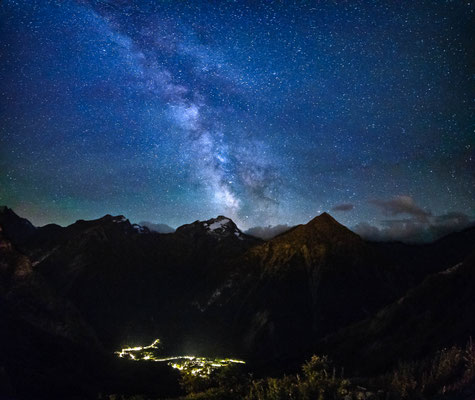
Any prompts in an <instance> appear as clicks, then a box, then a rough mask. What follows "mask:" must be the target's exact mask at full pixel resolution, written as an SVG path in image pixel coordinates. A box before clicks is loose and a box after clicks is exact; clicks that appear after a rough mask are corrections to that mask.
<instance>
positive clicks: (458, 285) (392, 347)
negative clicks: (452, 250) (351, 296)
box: [320, 237, 475, 374]
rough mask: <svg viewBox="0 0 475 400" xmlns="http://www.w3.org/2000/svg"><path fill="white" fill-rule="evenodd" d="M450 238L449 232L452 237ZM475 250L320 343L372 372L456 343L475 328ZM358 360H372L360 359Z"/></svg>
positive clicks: (462, 341) (338, 356)
mask: <svg viewBox="0 0 475 400" xmlns="http://www.w3.org/2000/svg"><path fill="white" fill-rule="evenodd" d="M452 239H453V237H452ZM474 292H475V251H474V252H472V253H471V254H470V255H469V256H467V257H466V258H465V259H464V260H463V261H462V262H460V263H457V264H455V265H453V266H452V267H451V268H447V269H446V270H444V271H441V272H438V273H435V274H431V275H429V276H427V277H426V278H425V279H424V280H423V282H422V283H421V284H419V285H418V286H416V287H414V288H412V289H411V290H409V291H408V292H407V293H406V294H405V295H404V296H402V297H401V298H399V299H398V300H397V301H396V302H394V303H392V304H390V305H388V306H387V307H384V308H383V309H382V310H380V311H379V312H378V313H377V314H376V315H374V316H373V317H371V318H368V319H365V320H364V321H361V322H359V323H357V324H355V325H352V326H349V327H346V328H344V329H342V330H341V331H339V332H338V333H336V334H334V335H331V336H329V337H327V338H325V340H323V341H322V342H321V343H320V348H321V349H325V351H327V352H328V351H330V352H331V353H332V354H333V356H334V357H335V358H336V359H338V360H340V361H341V362H343V363H344V364H345V365H347V366H349V367H350V368H352V369H353V371H354V373H360V374H361V373H363V374H368V373H375V372H381V371H385V370H387V369H389V368H390V367H394V364H395V363H396V362H397V361H400V360H414V359H418V358H420V357H424V356H425V355H427V354H430V353H431V352H435V351H436V350H438V349H441V348H444V347H449V346H452V345H454V344H458V345H464V344H465V343H466V342H467V340H468V338H469V337H471V336H472V335H473V334H474V330H475V313H474V310H475V297H474V296H473V293H474ZM362 359H367V360H371V363H361V360H362Z"/></svg>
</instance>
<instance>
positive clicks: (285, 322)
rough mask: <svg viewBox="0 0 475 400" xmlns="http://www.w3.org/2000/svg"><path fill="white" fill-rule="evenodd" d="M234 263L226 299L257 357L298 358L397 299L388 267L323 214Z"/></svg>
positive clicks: (257, 247)
mask: <svg viewBox="0 0 475 400" xmlns="http://www.w3.org/2000/svg"><path fill="white" fill-rule="evenodd" d="M237 263H238V264H239V265H241V266H242V267H241V272H240V273H241V275H240V277H239V278H238V281H237V282H236V283H235V284H234V286H233V288H231V289H230V290H229V291H228V295H229V297H230V299H229V302H230V304H231V307H235V309H236V310H235V312H233V313H232V314H233V315H236V318H235V320H234V327H235V329H237V336H240V337H241V338H242V339H243V341H244V343H243V345H244V347H245V348H246V350H247V351H249V352H250V353H251V354H259V357H262V356H264V355H265V356H267V357H268V356H276V355H282V356H284V355H289V354H295V353H296V352H301V351H303V350H304V349H305V348H307V347H308V345H309V343H310V342H312V341H313V340H314V339H315V338H316V337H323V336H325V335H326V334H327V333H329V332H333V331H335V330H337V329H339V328H341V327H343V326H346V325H348V324H350V323H352V322H354V321H358V320H360V319H363V318H365V317H367V316H368V315H371V314H372V313H373V312H375V311H376V310H377V309H379V308H380V307H381V306H383V305H384V304H387V303H388V302H390V301H391V300H393V299H394V298H396V297H397V294H398V293H399V290H398V288H397V285H396V286H395V285H394V282H393V281H392V277H393V276H394V268H395V267H394V265H392V264H391V263H389V262H388V261H387V260H385V259H384V258H383V257H381V256H380V254H379V253H378V252H377V251H376V250H375V249H374V248H373V247H372V246H370V245H368V244H367V243H366V242H365V241H364V240H362V239H361V238H360V237H359V236H358V235H356V234H354V233H353V232H351V231H350V230H348V229H347V228H345V227H344V226H342V225H341V224H339V223H338V222H337V221H335V220H334V219H333V218H332V217H331V216H330V215H328V214H326V213H324V214H322V215H320V216H319V217H316V218H314V219H313V220H312V221H310V222H309V223H308V224H306V225H299V226H297V227H294V228H293V229H291V230H289V231H287V232H285V233H283V234H281V235H279V236H277V237H276V238H274V239H272V240H270V241H268V242H265V243H263V244H261V245H258V246H255V247H253V248H251V249H250V250H249V251H248V252H247V253H245V254H244V255H243V256H242V257H241V258H240V259H239V260H238V261H237ZM295 337H298V338H300V340H298V341H296V340H294V338H295Z"/></svg>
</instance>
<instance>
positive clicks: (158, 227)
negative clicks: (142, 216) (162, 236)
mask: <svg viewBox="0 0 475 400" xmlns="http://www.w3.org/2000/svg"><path fill="white" fill-rule="evenodd" d="M139 225H141V226H145V227H146V228H148V229H150V230H151V231H153V232H158V233H173V232H175V229H173V228H172V227H171V226H169V225H167V224H156V223H153V222H148V221H142V222H139Z"/></svg>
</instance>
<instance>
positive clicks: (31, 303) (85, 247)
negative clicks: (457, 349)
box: [0, 207, 475, 398]
mask: <svg viewBox="0 0 475 400" xmlns="http://www.w3.org/2000/svg"><path fill="white" fill-rule="evenodd" d="M474 260H475V228H469V229H466V230H464V231H461V232H457V233H453V234H450V235H448V236H446V237H444V238H442V239H439V240H438V241H436V242H434V243H430V244H423V245H408V244H404V243H397V242H394V243H378V242H371V241H367V240H364V239H362V238H361V237H360V236H358V235H357V234H355V233H354V232H352V231H350V230H349V229H347V228H346V227H344V226H343V225H341V224H340V223H338V222H337V221H336V220H335V219H334V218H333V217H332V216H330V215H329V214H327V213H323V214H321V215H319V216H317V217H315V218H314V219H312V220H311V221H309V222H308V223H307V224H304V225H298V226H295V227H292V228H290V229H288V230H287V231H285V232H283V233H280V234H279V235H277V236H276V237H274V238H272V239H269V240H266V241H265V240H262V239H259V238H256V237H253V236H250V235H248V234H246V233H244V232H242V231H241V230H240V229H239V228H238V227H237V226H236V224H235V223H234V222H233V221H232V220H231V219H230V218H227V217H225V216H218V217H217V218H214V219H210V220H207V221H195V222H193V223H191V224H187V225H183V226H181V227H179V228H177V229H176V231H174V232H169V233H158V232H156V231H154V230H152V229H149V228H148V227H146V226H143V225H138V224H132V223H130V221H129V220H128V219H127V218H126V217H124V216H111V215H106V216H104V217H102V218H100V219H96V220H91V221H84V220H79V221H76V222H75V223H73V224H72V225H69V226H67V227H61V226H58V225H54V224H50V225H46V226H43V227H35V226H33V225H32V224H31V223H30V222H29V221H28V220H26V219H24V218H22V217H20V216H18V215H17V214H16V213H15V212H14V211H13V210H11V209H10V208H8V207H1V208H0V289H1V293H0V299H1V304H0V313H1V315H0V316H1V318H2V321H4V323H3V324H2V325H3V327H2V328H1V329H0V332H1V343H2V345H1V347H0V349H1V353H2V357H1V359H0V383H1V382H4V385H3V387H4V388H5V389H4V391H5V393H7V394H10V395H13V394H14V395H16V396H19V397H24V398H28V395H29V394H31V393H32V392H35V393H38V391H41V392H42V393H45V398H47V397H48V396H53V397H54V396H55V395H59V394H61V393H62V391H63V390H64V385H66V386H68V387H72V386H71V382H69V381H70V379H69V380H68V379H67V378H65V377H66V376H67V377H71V376H77V377H79V378H80V382H82V384H81V385H79V384H77V381H76V389H77V390H78V391H84V390H86V391H87V390H90V391H91V392H94V391H101V390H105V389H104V385H106V386H107V387H108V388H115V389H116V388H117V387H120V388H127V390H130V386H134V385H135V386H134V387H139V388H140V390H141V391H142V392H143V391H147V390H150V391H152V392H153V390H152V389H153V388H150V387H149V386H150V384H149V383H147V382H148V381H147V380H146V379H145V378H144V380H143V381H142V380H138V381H137V380H136V381H134V382H132V381H131V380H130V379H127V378H125V376H128V375H129V373H128V372H129V371H130V369H131V368H132V369H133V370H134V371H135V372H134V373H136V372H137V369H138V368H143V367H141V366H138V365H134V366H130V365H129V364H123V363H122V364H118V361H116V360H115V358H114V359H113V357H112V354H113V352H114V351H116V350H117V349H120V348H122V347H124V345H136V346H139V345H142V344H144V343H152V342H153V340H154V339H156V338H160V340H161V341H162V342H163V343H165V345H166V347H167V349H168V351H169V352H175V353H177V354H190V353H192V354H198V353H199V354H206V355H210V356H215V355H222V354H228V355H235V356H239V357H242V358H244V359H246V360H248V362H249V364H250V365H251V366H253V367H254V368H255V371H256V373H259V371H260V372H263V373H266V371H267V370H272V372H274V373H283V372H291V371H293V370H294V369H295V368H296V366H297V365H300V364H301V362H302V361H303V360H305V359H306V358H308V357H309V356H311V355H312V354H314V353H315V352H318V353H322V354H329V355H330V356H331V357H332V358H334V359H335V360H338V361H339V362H340V363H341V365H344V366H345V367H346V368H347V369H348V370H349V371H352V373H354V374H362V375H364V374H368V373H375V372H378V373H382V372H384V371H387V370H388V369H390V368H391V367H393V366H394V365H396V364H397V363H398V362H400V361H404V360H412V359H416V358H420V357H424V356H426V355H428V354H431V352H434V351H436V350H438V349H440V348H442V347H444V346H450V345H453V344H463V343H465V342H466V341H467V339H468V338H469V337H470V336H471V335H473V334H474V333H475V319H474V315H475V302H474V297H473V295H472V294H473V293H474V289H475V265H474V264H475V263H474ZM48 357H49V358H48ZM45 358H48V359H49V360H50V362H49V364H48V365H47V366H46V367H45V365H43V364H42V363H43V361H42V360H44V359H45ZM361 359H365V360H366V362H364V363H361V362H360V361H361ZM94 365H95V366H96V367H92V366H94ZM105 365H107V368H106V367H104V366H105ZM89 366H91V367H89ZM99 366H100V367H99ZM154 368H155V369H156V371H158V370H159V372H160V374H161V376H162V378H161V379H162V381H161V382H168V384H167V385H166V386H167V388H169V389H168V390H169V392H170V393H171V394H173V393H174V392H175V391H178V390H179V389H178V388H177V387H176V385H174V384H173V383H171V382H172V381H173V379H174V375H173V374H172V373H171V372H169V371H165V370H162V369H160V368H161V367H158V366H155V367H154ZM104 370H107V371H108V372H107V373H106V374H104V372H103V371H104ZM39 371H42V372H39ZM85 371H86V372H85ZM154 371H155V370H154ZM156 371H155V372H156ZM150 373H151V372H150V370H149V371H148V372H144V371H142V372H141V374H145V375H147V374H150ZM59 377H61V379H59ZM79 378H78V379H79ZM59 381H61V382H63V383H62V384H61V385H59V384H58V382H59ZM64 382H66V383H64ZM147 385H148V386H147ZM156 385H158V383H156ZM73 386H74V385H73ZM170 393H168V394H167V395H169V394H170Z"/></svg>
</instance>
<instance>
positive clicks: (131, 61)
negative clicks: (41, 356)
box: [0, 0, 475, 230]
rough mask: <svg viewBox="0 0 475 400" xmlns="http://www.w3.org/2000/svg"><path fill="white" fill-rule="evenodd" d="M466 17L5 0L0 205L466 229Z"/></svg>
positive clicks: (469, 155) (448, 10)
mask: <svg viewBox="0 0 475 400" xmlns="http://www.w3.org/2000/svg"><path fill="white" fill-rule="evenodd" d="M473 10H474V5H473V4H471V3H470V2H468V1H455V0H454V1H423V0H421V1H357V0H355V1H261V2H259V1H224V0H221V1H178V0H177V1H132V0H102V1H99V0H91V1H86V0H77V1H73V0H69V1H68V0H63V1H59V0H58V1H45V0H43V1H40V0H24V1H14V0H3V1H1V2H0V95H1V97H0V121H1V124H0V157H1V158H0V203H4V204H7V205H9V206H10V207H12V208H14V209H15V210H16V211H17V212H18V213H20V214H22V215H24V216H25V217H28V218H30V219H31V220H32V221H33V222H34V223H36V224H39V225H41V224H45V223H47V222H57V223H60V224H67V223H71V222H73V221H74V220H76V219H78V218H86V219H87V218H94V217H98V216H101V215H103V214H105V213H111V214H125V215H126V216H127V217H129V218H130V219H131V220H133V221H140V220H149V221H156V222H163V223H167V224H169V225H172V226H177V225H180V224H183V223H187V222H190V221H193V220H196V219H205V218H209V217H213V216H216V215H218V214H225V215H228V216H230V217H232V218H233V219H234V220H235V221H236V222H237V223H238V225H240V226H241V227H243V228H249V227H251V226H254V225H264V226H266V225H269V224H270V225H274V224H278V223H282V224H290V225H291V224H296V223H302V222H306V221H307V220H309V219H310V218H312V217H314V216H315V215H317V214H318V213H320V212H322V211H325V210H326V211H329V212H330V213H331V214H333V215H335V217H336V218H337V219H338V220H339V221H341V222H342V223H344V224H346V225H348V226H350V227H351V226H355V225H357V224H359V226H360V228H361V226H364V227H365V228H368V229H369V228H375V229H379V230H385V229H386V230H387V229H394V227H395V224H396V225H397V224H401V223H403V225H404V226H403V228H404V229H406V228H407V224H408V223H411V224H413V223H415V224H423V225H424V228H427V227H433V226H436V225H438V224H439V222H440V221H439V220H440V219H441V218H442V220H444V221H446V220H447V219H450V218H452V217H453V218H456V219H457V221H458V222H460V219H464V221H465V222H467V221H469V220H470V219H471V218H473V217H474V215H475V204H474V198H475V194H474V183H475V167H474V151H473V149H474V146H475V134H474V112H473V111H474V108H473V105H474V104H473V97H474V96H473V95H474V85H473V76H472V75H473V63H474V57H473V51H472V50H471V49H472V47H473V34H472V33H471V30H470V26H471V25H472V26H473V22H474V21H473ZM394 206H395V207H396V209H394V208H391V207H394ZM334 207H336V209H334ZM401 207H402V208H401ZM414 210H416V211H414ZM421 211H423V213H426V217H425V219H424V218H422V219H421V215H423V213H422V214H421ZM455 213H456V214H455ZM451 216H452V217H451ZM401 221H402V222H401ZM404 221H405V222H404ZM438 221H439V222H438ZM457 221H456V222H457ZM458 222H457V223H458ZM361 223H363V224H361ZM366 223H368V224H370V225H371V226H370V225H367V224H366ZM399 228H401V226H399Z"/></svg>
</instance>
